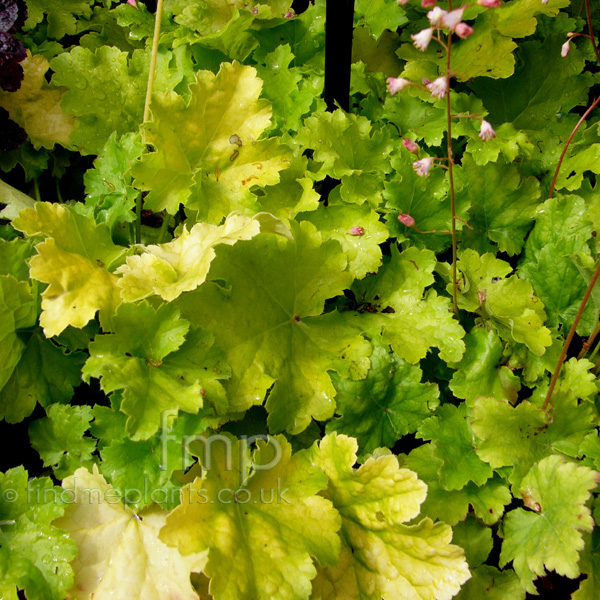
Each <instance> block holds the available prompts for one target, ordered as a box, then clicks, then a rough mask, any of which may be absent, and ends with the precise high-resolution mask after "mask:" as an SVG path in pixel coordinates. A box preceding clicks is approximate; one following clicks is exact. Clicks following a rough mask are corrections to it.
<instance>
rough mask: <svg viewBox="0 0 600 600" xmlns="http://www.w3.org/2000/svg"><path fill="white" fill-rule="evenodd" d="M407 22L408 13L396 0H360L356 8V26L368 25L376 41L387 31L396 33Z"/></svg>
mask: <svg viewBox="0 0 600 600" xmlns="http://www.w3.org/2000/svg"><path fill="white" fill-rule="evenodd" d="M407 21H408V19H407V17H406V13H405V12H404V10H402V8H400V7H399V6H398V3H397V2H396V4H394V0H358V1H357V2H356V6H355V8H354V25H355V26H356V25H366V26H367V27H368V28H369V30H370V31H371V34H372V36H373V37H374V38H375V39H379V38H380V37H381V34H382V33H383V32H384V31H385V30H386V29H390V30H391V31H396V29H398V27H400V25H404V23H406V22H407Z"/></svg>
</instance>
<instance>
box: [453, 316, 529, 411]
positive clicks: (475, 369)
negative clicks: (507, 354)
mask: <svg viewBox="0 0 600 600" xmlns="http://www.w3.org/2000/svg"><path fill="white" fill-rule="evenodd" d="M465 343H466V345H467V351H466V352H465V355H464V356H463V359H462V360H461V362H460V363H455V364H453V365H451V366H452V367H453V368H455V369H457V370H456V373H455V374H454V376H453V377H452V380H451V381H450V384H449V386H450V389H451V390H452V392H453V393H454V395H455V396H456V397H457V398H462V399H463V400H467V403H471V402H473V400H475V399H476V398H479V397H481V396H493V397H494V398H496V399H498V400H503V399H504V400H508V401H509V402H511V403H512V402H515V401H516V399H517V395H518V392H519V390H520V389H521V382H520V381H519V378H518V377H517V376H516V375H515V374H514V373H513V372H512V371H511V369H510V368H508V367H507V366H504V365H502V366H500V365H499V363H500V359H501V358H502V355H503V351H504V344H503V343H502V342H501V341H500V338H499V337H498V334H497V333H496V332H495V331H494V330H493V329H491V330H487V329H485V327H480V326H475V327H474V328H473V329H472V330H471V331H470V332H469V333H468V334H467V337H466V338H465Z"/></svg>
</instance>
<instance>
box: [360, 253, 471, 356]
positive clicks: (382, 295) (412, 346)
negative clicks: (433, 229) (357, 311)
mask: <svg viewBox="0 0 600 600" xmlns="http://www.w3.org/2000/svg"><path fill="white" fill-rule="evenodd" d="M435 265H436V260H435V255H434V254H433V252H431V251H430V250H418V249H417V248H415V247H411V248H408V249H407V250H404V251H403V252H402V253H399V252H398V250H397V248H396V246H392V248H391V258H390V259H389V260H388V261H385V262H384V265H383V267H382V268H381V269H379V271H378V273H377V274H376V275H372V276H370V277H367V278H366V279H364V280H363V281H362V282H357V283H356V284H355V286H354V289H355V295H356V297H357V300H358V301H359V303H361V304H367V305H369V306H370V307H376V308H378V309H380V310H381V311H385V312H380V313H378V314H365V315H363V317H364V320H365V321H368V322H369V323H370V324H371V326H374V327H378V328H379V329H381V328H383V341H384V342H386V343H390V344H391V345H392V347H393V349H394V351H395V352H396V354H398V356H400V357H401V358H403V359H404V360H406V361H408V362H409V363H413V364H414V363H416V362H418V361H419V360H420V359H421V358H423V357H424V356H425V355H426V354H427V351H428V349H429V348H431V347H432V346H435V347H437V348H439V349H440V356H441V357H442V359H443V360H446V361H457V360H460V358H461V357H462V354H463V352H464V348H465V346H464V342H463V341H462V337H463V336H464V330H463V328H462V327H461V326H460V324H459V323H458V322H457V321H456V320H455V319H454V318H453V316H452V314H451V313H450V312H449V311H450V300H449V299H448V298H444V297H442V296H438V295H437V294H436V292H435V291H434V290H428V291H427V292H425V288H426V287H427V286H428V285H431V284H432V283H433V280H434V278H433V275H432V272H433V269H434V268H435ZM390 309H392V310H390ZM370 312H372V310H370Z"/></svg>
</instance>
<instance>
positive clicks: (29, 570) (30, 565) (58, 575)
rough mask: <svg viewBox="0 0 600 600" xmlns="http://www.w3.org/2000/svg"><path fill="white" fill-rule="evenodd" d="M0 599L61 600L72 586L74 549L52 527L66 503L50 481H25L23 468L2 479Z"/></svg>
mask: <svg viewBox="0 0 600 600" xmlns="http://www.w3.org/2000/svg"><path fill="white" fill-rule="evenodd" d="M0 490H2V493H1V494H0V519H1V520H2V526H1V529H0V596H1V597H2V598H3V600H4V599H6V600H17V599H18V598H20V597H22V596H21V593H22V592H18V591H17V588H18V589H19V590H22V591H24V592H25V593H26V594H27V598H29V599H30V600H62V599H63V598H64V597H65V595H66V593H67V591H68V590H69V588H70V587H71V586H72V585H73V570H72V568H71V565H70V564H69V563H70V562H71V561H72V560H73V558H74V557H75V554H76V553H77V549H76V547H75V544H74V543H73V541H72V540H71V539H69V537H68V536H67V535H65V532H64V531H61V530H60V529H58V528H57V527H58V526H56V524H54V525H53V524H52V523H53V521H54V520H55V519H56V518H57V517H60V516H62V514H63V511H64V503H65V500H68V498H67V499H65V498H63V497H61V491H62V490H61V489H60V488H57V487H54V486H53V485H52V482H51V481H50V478H48V477H44V478H41V479H32V480H31V481H29V482H28V481H27V471H25V469H23V467H16V468H14V469H10V470H9V471H7V472H6V473H0Z"/></svg>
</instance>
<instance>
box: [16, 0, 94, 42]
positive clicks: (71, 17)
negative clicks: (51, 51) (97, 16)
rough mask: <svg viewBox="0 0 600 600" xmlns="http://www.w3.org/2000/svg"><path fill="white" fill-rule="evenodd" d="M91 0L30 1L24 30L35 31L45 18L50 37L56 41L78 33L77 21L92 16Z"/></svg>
mask: <svg viewBox="0 0 600 600" xmlns="http://www.w3.org/2000/svg"><path fill="white" fill-rule="evenodd" d="M93 4H94V3H93V2H92V1H91V0H65V2H62V1H61V2H58V1H57V0H33V1H32V0H29V1H28V2H27V13H28V14H27V21H26V22H25V25H24V29H25V30H26V31H27V30H29V29H33V28H34V27H35V26H36V25H37V24H38V23H41V22H42V21H43V20H44V18H45V19H46V20H47V23H48V36H49V37H51V38H54V39H56V40H59V39H61V38H62V37H64V36H65V35H75V34H76V33H77V19H78V18H81V17H84V18H89V17H90V15H91V14H92V5H93Z"/></svg>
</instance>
